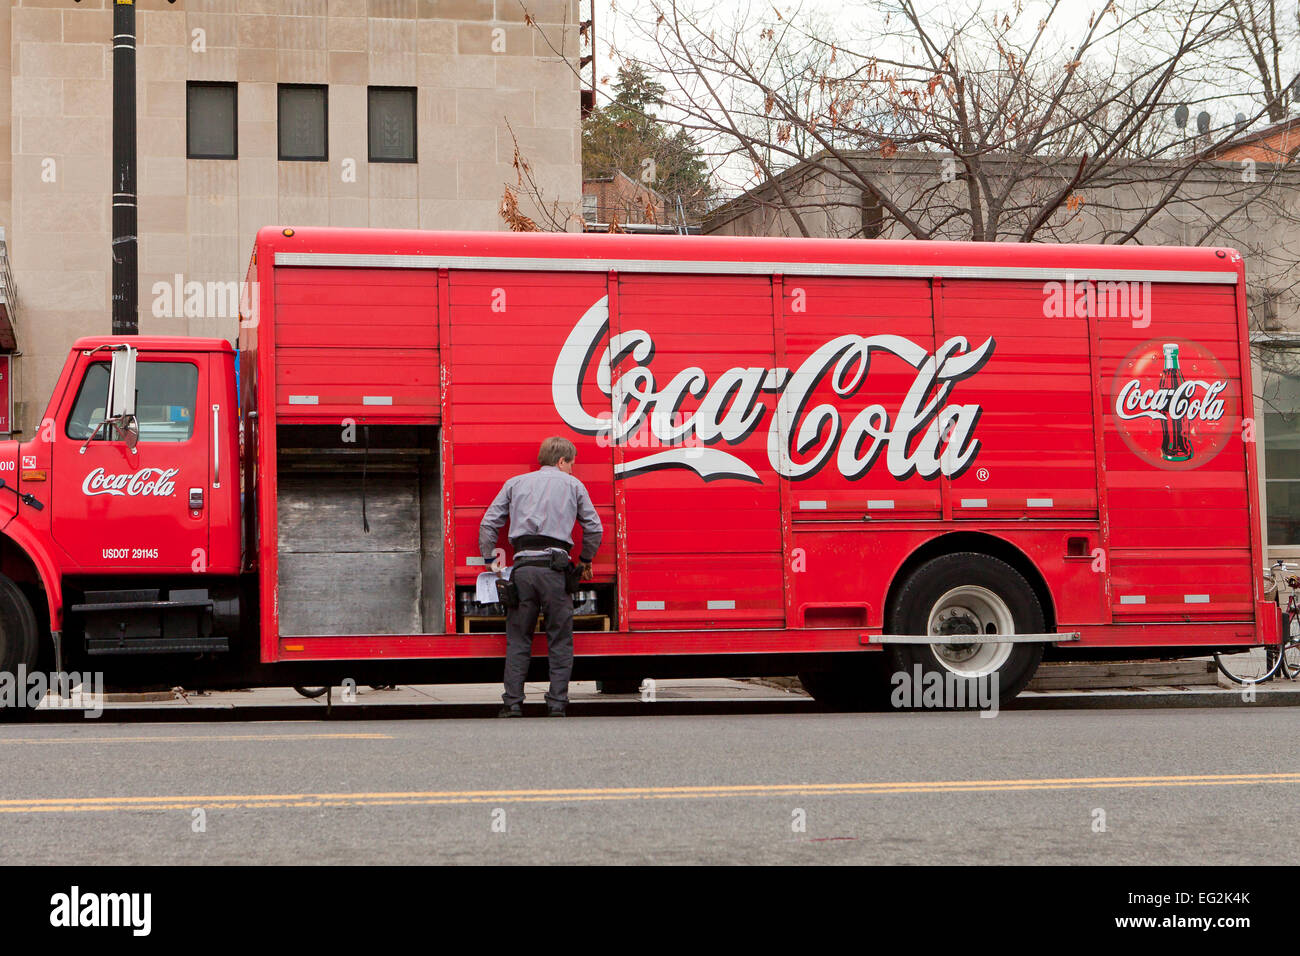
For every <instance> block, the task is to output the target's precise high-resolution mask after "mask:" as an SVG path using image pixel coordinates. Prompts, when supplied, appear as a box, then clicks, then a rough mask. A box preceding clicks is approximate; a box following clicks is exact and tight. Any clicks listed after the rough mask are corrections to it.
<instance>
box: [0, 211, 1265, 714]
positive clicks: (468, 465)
mask: <svg viewBox="0 0 1300 956" xmlns="http://www.w3.org/2000/svg"><path fill="white" fill-rule="evenodd" d="M243 292H244V296H243V300H242V306H241V314H240V322H239V340H238V347H237V348H234V347H232V345H231V343H228V342H225V341H221V340H213V339H198V338H188V337H155V336H139V337H130V338H111V337H101V338H88V339H82V340H80V341H78V342H76V343H75V344H74V345H73V347H72V349H71V351H70V353H69V355H68V358H67V362H66V365H65V366H64V369H63V372H62V375H61V376H60V378H59V380H58V384H57V386H56V388H55V391H54V394H53V396H52V397H51V399H50V403H49V409H48V411H47V412H46V414H45V416H44V418H43V420H42V423H41V426H40V429H39V431H38V433H37V434H35V435H33V436H32V437H31V438H30V439H29V440H27V441H22V442H18V441H10V442H4V443H2V444H0V478H3V488H0V529H2V530H0V575H2V576H0V625H2V628H0V630H2V634H0V657H2V660H0V665H3V668H4V669H7V670H14V669H15V668H17V667H18V666H19V665H25V666H27V667H28V668H29V669H30V668H38V667H40V666H42V664H46V665H48V666H50V667H51V668H57V669H59V670H70V669H72V668H74V667H75V668H79V669H82V670H98V671H101V672H102V673H103V674H104V675H105V678H106V679H107V680H108V681H109V682H110V683H113V684H115V685H119V686H131V685H143V684H149V683H156V682H158V681H165V682H167V683H171V684H184V685H185V686H192V687H200V686H206V687H222V686H251V685H263V684H276V685H291V684H306V683H315V684H323V683H331V682H339V681H342V680H345V679H347V678H352V679H354V680H357V681H365V682H372V683H391V682H393V681H398V680H400V681H403V682H415V681H431V682H455V681H495V680H499V679H500V670H501V661H502V657H503V654H504V648H505V640H504V635H503V631H504V625H503V622H502V618H501V616H500V608H499V607H494V606H492V605H491V604H486V603H479V602H478V601H477V600H476V599H475V595H474V588H475V583H476V580H477V577H478V575H479V574H480V573H482V572H483V571H484V570H485V568H484V560H483V557H482V556H481V555H480V554H479V551H478V548H477V530H478V525H479V521H480V519H481V518H482V515H483V512H484V509H485V508H486V506H487V505H488V503H489V502H490V500H491V499H492V497H493V495H494V494H495V493H496V491H497V490H498V489H499V487H500V485H501V483H502V482H503V481H504V480H505V479H506V478H508V477H509V476H511V475H512V474H516V473H518V472H520V471H524V470H527V469H528V468H529V467H535V466H536V465H535V462H536V453H537V448H538V445H539V443H540V442H541V440H542V439H543V438H545V437H547V436H550V435H563V436H566V437H568V438H570V439H572V440H573V441H574V442H575V443H576V445H577V447H578V458H577V463H576V467H575V474H576V475H577V476H578V477H579V478H581V480H582V481H583V482H584V483H585V484H586V487H587V488H588V490H589V491H590V493H591V496H592V499H593V501H594V503H595V505H596V508H597V510H598V511H599V513H600V517H601V520H602V522H603V524H604V525H605V527H606V529H607V530H606V535H605V538H604V541H603V543H602V544H601V548H600V552H599V554H598V555H597V557H596V561H595V564H594V571H595V579H594V581H593V582H591V583H590V584H589V585H585V588H586V590H585V591H583V592H580V593H579V594H578V595H576V596H575V600H576V601H577V602H578V603H579V607H578V608H577V631H578V633H577V634H576V638H575V652H576V655H577V670H576V675H577V676H578V677H579V678H586V679H592V678H595V679H605V680H614V679H628V678H639V677H642V676H645V675H654V676H661V677H670V676H692V675H693V676H718V675H726V676H746V675H761V674H790V673H799V674H801V675H802V676H803V677H804V680H805V683H806V684H807V685H808V686H809V687H810V688H811V689H812V691H813V693H814V695H815V696H818V697H821V698H823V699H826V700H828V701H833V702H837V703H841V704H850V705H851V704H852V703H853V702H854V701H856V700H859V699H863V698H864V695H865V694H866V693H867V690H866V689H867V688H868V687H869V686H870V683H869V681H867V680H864V677H865V676H867V675H870V674H872V673H875V672H876V668H878V667H879V666H881V665H882V664H883V665H884V669H885V672H886V673H897V672H899V671H900V670H902V671H916V673H918V674H920V673H922V672H924V673H925V674H930V673H935V674H940V675H945V676H946V675H956V677H958V678H959V679H962V680H968V679H976V678H983V677H989V676H991V675H997V678H998V686H999V690H1000V692H1001V694H1002V695H1003V696H1011V695H1014V694H1016V693H1018V692H1019V691H1020V690H1021V689H1022V688H1023V687H1024V685H1025V683H1026V682H1027V681H1028V680H1029V678H1030V676H1031V675H1032V674H1033V672H1034V669H1035V668H1036V666H1037V665H1038V663H1039V661H1040V660H1041V659H1042V657H1043V655H1044V653H1048V654H1050V655H1053V656H1056V657H1071V656H1073V657H1086V656H1094V657H1095V656H1106V655H1117V654H1122V655H1123V656H1126V657H1132V656H1152V657H1157V656H1164V657H1175V656H1186V655H1203V654H1207V653H1209V652H1211V651H1213V650H1222V649H1224V648H1232V647H1243V648H1244V647H1248V646H1257V645H1260V644H1272V643H1276V642H1277V641H1278V634H1279V627H1278V614H1277V610H1276V607H1275V606H1274V605H1273V604H1271V603H1269V602H1267V601H1265V600H1264V598H1263V594H1262V587H1261V580H1262V579H1261V574H1260V570H1261V568H1262V566H1263V555H1262V553H1261V541H1260V521H1259V502H1258V492H1257V479H1256V461H1255V446H1254V444H1253V423H1252V419H1251V416H1252V415H1253V411H1252V400H1251V369H1250V354H1249V344H1248V337H1247V326H1246V288H1245V278H1244V270H1243V265H1242V260H1241V258H1240V256H1239V255H1238V254H1237V253H1236V252H1235V251H1232V250H1228V249H1200V248H1191V249H1183V248H1152V247H1140V248H1136V247H1132V246H1114V247H1111V246H1049V245H1001V244H998V245H995V244H984V243H969V244H968V243H947V242H885V241H871V242H865V241H843V240H809V239H798V240H786V239H741V238H721V237H694V236H691V237H686V236H683V237H662V236H627V235H547V234H492V233H440V232H416V231H379V230H354V229H315V228H310V229H309V228H303V229H291V228H267V229H264V230H262V231H261V232H260V233H259V235H258V237H257V242H256V247H255V249H254V251H253V256H252V263H251V265H250V267H249V270H248V275H247V282H246V284H245V286H244V289H243ZM236 383H238V388H237V384H236ZM578 533H580V532H579V531H578V530H577V529H575V534H578ZM578 543H579V545H580V539H578ZM501 547H502V549H504V551H505V553H506V557H507V560H508V558H509V545H508V542H507V541H506V540H505V536H504V535H503V536H502V540H501ZM544 640H545V639H544V636H543V637H542V638H540V639H539V641H538V644H537V646H536V647H535V654H536V655H537V656H536V658H535V662H536V663H537V664H538V666H539V669H540V667H542V666H544V660H545V658H544V650H545V649H544ZM917 668H919V669H920V670H919V671H917V670H916V669H917Z"/></svg>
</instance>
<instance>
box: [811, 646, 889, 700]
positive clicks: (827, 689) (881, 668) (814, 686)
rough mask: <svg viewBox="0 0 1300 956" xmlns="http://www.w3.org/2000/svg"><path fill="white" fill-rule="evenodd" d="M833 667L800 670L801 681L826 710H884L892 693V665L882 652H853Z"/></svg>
mask: <svg viewBox="0 0 1300 956" xmlns="http://www.w3.org/2000/svg"><path fill="white" fill-rule="evenodd" d="M853 658H854V659H853V660H852V661H845V662H844V663H842V664H839V665H837V666H836V667H835V668H834V669H831V670H815V671H801V672H800V673H799V683H801V684H803V689H804V690H806V691H807V692H808V693H809V694H811V695H812V699H813V700H815V701H817V703H819V704H821V705H822V706H823V707H825V708H826V709H827V710H834V711H862V710H885V709H887V708H888V707H889V695H888V694H887V693H886V692H885V691H886V690H887V688H888V683H889V673H888V671H889V668H888V667H887V666H886V664H887V661H886V660H885V655H884V654H883V653H877V652H872V653H869V654H868V653H864V654H855V655H853Z"/></svg>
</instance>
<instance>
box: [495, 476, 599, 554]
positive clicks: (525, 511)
mask: <svg viewBox="0 0 1300 956" xmlns="http://www.w3.org/2000/svg"><path fill="white" fill-rule="evenodd" d="M507 517H509V519H510V539H511V540H512V541H513V540H514V539H516V538H518V537H519V536H520V535H534V534H536V535H545V536H546V537H548V538H555V539H556V540H557V541H566V542H568V546H569V547H568V549H566V550H571V549H572V548H573V538H572V537H571V535H572V532H573V522H574V521H575V519H576V520H577V521H578V522H579V523H580V524H581V525H582V556H581V558H580V559H579V560H580V561H583V562H589V561H590V560H591V559H592V558H594V557H595V556H596V549H597V548H599V547H600V539H601V535H602V534H603V533H604V529H603V528H602V527H601V524H600V516H599V515H597V514H596V509H595V507H593V506H592V503H591V496H590V495H588V494H587V489H586V488H585V487H584V486H583V484H582V482H581V481H579V480H578V479H577V478H574V477H573V476H572V475H569V474H566V473H564V472H562V471H560V469H558V468H556V467H555V466H554V465H543V466H542V467H541V468H539V469H538V470H537V471H530V472H528V473H527V474H524V475H515V476H514V477H513V478H511V479H510V480H509V481H507V482H506V483H505V484H504V485H503V486H502V487H501V490H500V491H499V492H498V493H497V496H496V499H495V500H494V501H493V502H492V504H491V505H489V506H488V510H487V513H486V514H484V515H483V521H482V523H481V524H480V525H479V527H478V547H479V553H480V554H482V555H483V559H484V560H485V561H487V562H488V563H489V564H491V563H492V552H493V550H494V549H495V548H496V546H497V534H498V533H500V531H501V528H502V527H503V526H504V525H505V523H506V518H507ZM545 550H546V549H545V548H528V549H526V551H528V552H532V551H545ZM519 553H521V554H522V553H525V552H524V551H521V552H519Z"/></svg>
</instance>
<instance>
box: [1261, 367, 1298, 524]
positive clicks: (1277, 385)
mask: <svg viewBox="0 0 1300 956" xmlns="http://www.w3.org/2000/svg"><path fill="white" fill-rule="evenodd" d="M1258 355H1259V358H1260V365H1261V366H1262V368H1263V373H1264V374H1263V375H1262V381H1261V383H1260V385H1259V390H1260V393H1261V394H1260V396H1259V397H1258V399H1257V403H1258V405H1259V407H1260V408H1261V410H1262V411H1263V413H1264V462H1263V464H1264V494H1265V509H1266V511H1267V514H1268V541H1267V542H1266V544H1267V545H1268V546H1269V547H1274V548H1277V547H1296V546H1297V545H1300V350H1295V349H1287V348H1280V349H1279V348H1268V347H1262V348H1259V349H1258Z"/></svg>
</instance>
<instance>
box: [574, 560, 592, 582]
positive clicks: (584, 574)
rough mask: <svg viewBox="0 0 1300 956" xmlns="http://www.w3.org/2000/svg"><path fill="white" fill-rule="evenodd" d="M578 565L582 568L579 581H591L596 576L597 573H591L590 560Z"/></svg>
mask: <svg viewBox="0 0 1300 956" xmlns="http://www.w3.org/2000/svg"><path fill="white" fill-rule="evenodd" d="M578 567H579V568H580V569H581V573H579V575H578V580H579V581H590V580H591V579H592V578H594V577H595V575H594V574H592V573H591V562H590V561H584V562H582V563H581V564H579V565H578Z"/></svg>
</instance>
